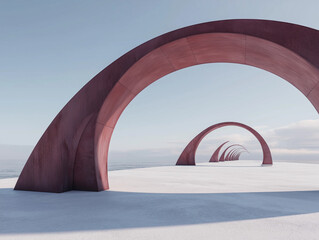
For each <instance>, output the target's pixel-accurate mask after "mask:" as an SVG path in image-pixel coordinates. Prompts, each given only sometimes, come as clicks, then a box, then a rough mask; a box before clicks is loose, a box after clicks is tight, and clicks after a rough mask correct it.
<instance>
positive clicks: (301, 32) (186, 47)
mask: <svg viewBox="0 0 319 240" xmlns="http://www.w3.org/2000/svg"><path fill="white" fill-rule="evenodd" d="M318 42H319V31H317V30H315V29H310V28H307V27H303V26H299V25H295V24H290V23H283V22H276V21H267V20H249V19H242V20H225V21H216V22H208V23H202V24H198V25H193V26H189V27H185V28H181V29H178V30H175V31H172V32H169V33H166V34H164V35H161V36H159V37H156V38H154V39H152V40H150V41H148V42H146V43H144V44H142V45H140V46H138V47H136V48H134V49H133V50H131V51H130V52H128V53H126V54H125V55H123V56H122V57H120V58H119V59H117V60H116V61H115V62H113V63H112V64H111V65H109V66H108V67H106V68H105V69H104V70H103V71H101V72H100V73H99V74H98V75H96V76H95V77H94V78H93V79H92V80H91V81H89V82H88V83H87V84H86V85H85V86H84V87H83V88H82V89H81V90H80V91H79V92H78V93H77V94H76V95H75V96H74V97H73V98H72V99H71V100H70V101H69V102H68V104H67V105H65V107H64V108H63V109H62V110H61V111H60V113H59V114H58V115H57V116H56V117H55V119H54V120H53V121H52V123H51V124H50V126H49V127H48V128H47V130H46V131H45V132H44V134H43V135H42V137H41V139H40V140H39V142H38V143H37V145H36V146H35V148H34V150H33V151H32V153H31V155H30V157H29V159H28V161H27V163H26V165H25V166H24V168H23V170H22V172H21V174H20V177H19V179H18V182H17V184H16V187H15V189H19V190H33V191H47V192H63V191H68V190H72V189H78V190H91V191H101V190H105V189H108V188H109V184H108V175H107V156H108V146H109V142H110V139H111V136H112V132H113V129H114V127H115V125H116V122H117V120H118V118H119V117H120V115H121V113H122V111H123V110H124V109H125V107H126V106H127V105H128V104H129V102H130V101H131V100H132V99H133V98H134V97H135V96H136V95H137V94H138V93H139V92H140V91H142V90H143V89H144V88H145V87H147V86H148V85H149V84H151V83H152V82H154V81H156V80H158V79H159V78H161V77H163V76H165V75H166V74H169V73H171V72H174V71H177V70H179V69H182V68H186V67H189V66H193V65H197V64H203V63H214V62H228V63H239V64H246V65H250V66H255V67H257V68H261V69H264V70H266V71H269V72H272V73H274V74H276V75H278V76H280V77H282V78H283V79H285V80H287V81H288V82H290V83H291V84H292V85H294V86H295V87H296V88H297V89H299V90H300V91H301V92H302V93H303V94H304V95H305V96H306V97H307V98H308V99H309V101H310V102H311V103H312V104H313V106H314V107H315V108H316V109H317V111H318V110H319V85H318V82H319V73H318V68H319V44H318Z"/></svg>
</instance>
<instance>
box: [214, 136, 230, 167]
mask: <svg viewBox="0 0 319 240" xmlns="http://www.w3.org/2000/svg"><path fill="white" fill-rule="evenodd" d="M228 142H229V141H226V142H224V143H222V144H221V145H220V146H219V147H218V148H217V149H216V150H215V152H214V153H213V155H212V157H211V158H210V160H209V162H218V160H219V158H218V155H219V152H220V150H221V149H222V147H223V146H224V145H225V144H226V143H228Z"/></svg>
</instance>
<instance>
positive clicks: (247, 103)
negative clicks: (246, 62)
mask: <svg viewBox="0 0 319 240" xmlns="http://www.w3.org/2000/svg"><path fill="white" fill-rule="evenodd" d="M318 9H319V2H318V1H291V0H286V1H264V2H262V1H256V0H254V1H233V0H232V1H225V0H224V1H222V0H221V1H213V0H207V1H203V0H196V1H186V0H180V1H172V0H170V1H146V0H145V1H138V0H135V1H79V0H76V1H75V0H74V1H43V0H41V1H40V0H39V1H1V2H0V29H1V37H0V52H1V58H0V111H1V118H0V123H1V124H0V133H1V134H0V144H11V145H34V144H35V143H36V142H37V141H38V139H39V138H40V136H41V135H42V133H43V132H44V130H45V129H46V127H47V126H48V125H49V123H50V122H51V121H52V119H53V118H54V117H55V115H56V114H57V113H58V112H59V111H60V110H61V108H62V107H63V106H64V105H65V104H66V103H67V102H68V101H69V99H70V98H71V97H72V96H73V95H74V94H75V93H76V92H77V91H78V90H79V89H80V88H81V87H82V86H83V85H84V84H85V83H86V82H88V81H89V80H90V79H91V78H92V77H93V76H94V75H96V74H97V73H98V72H99V71H101V70H102V69H103V68H104V67H106V66H107V65H109V64H110V63H111V62H113V61H114V60H116V59H117V58H118V57H120V56H121V55H123V54H124V53H126V52H127V51H129V50H131V49H132V48H134V47H136V46H138V45H140V44H142V43H143V42H145V41H147V40H149V39H152V38H154V37H156V36H158V35H160V34H163V33H166V32H168V31H171V30H175V29H177V28H180V27H185V26H188V25H192V24H197V23H201V22H207V21H214V20H221V19H234V18H258V19H271V20H278V21H287V22H292V23H297V24H301V25H305V26H308V27H313V28H316V29H319V15H318V12H317V11H318ZM317 118H318V114H317V112H316V111H315V110H314V108H313V107H312V106H311V104H310V103H309V102H308V101H307V100H306V99H305V97H304V96H303V95H302V94H301V93H300V92H298V91H297V90H296V89H295V88H294V87H292V86H291V85H289V84H288V83H287V82H285V81H284V80H282V79H280V78H278V77H276V76H275V75H273V74H270V73H267V72H265V71H263V70H260V69H256V68H252V67H248V66H242V65H235V64H207V65H201V66H196V67H192V68H188V69H184V70H181V71H178V72H175V73H172V74H170V75H168V76H166V77H164V78H162V79H161V80H160V81H158V82H156V83H154V84H153V85H151V86H150V87H148V88H147V89H146V90H144V91H143V92H142V93H141V94H140V95H138V96H137V98H136V99H134V100H133V102H132V103H131V104H130V105H129V107H128V108H127V109H126V110H125V112H124V113H123V115H122V117H121V118H120V121H119V123H118V125H117V127H116V129H115V132H114V136H113V139H112V142H111V150H114V151H120V150H136V149H138V150H140V149H151V148H167V149H173V150H174V149H175V150H176V151H177V152H178V151H179V150H180V149H181V148H183V147H184V146H185V143H186V142H187V141H188V140H190V139H191V138H192V137H193V136H194V135H195V134H197V133H198V132H199V131H201V130H202V129H204V128H206V127H207V126H209V125H211V124H214V123H216V122H220V121H230V120H231V121H240V122H243V123H246V124H249V125H251V126H255V127H263V128H264V129H268V130H269V129H270V130H271V129H275V128H280V127H284V126H287V125H289V124H293V123H295V122H298V121H302V120H309V119H317ZM270 130H269V131H270ZM226 133H227V134H232V133H242V132H241V130H236V129H233V130H232V129H230V130H225V132H224V134H226ZM220 134H221V135H222V134H223V132H221V133H220ZM242 134H243V135H245V133H242ZM216 136H219V135H218V134H217V135H216ZM211 138H212V137H211ZM208 140H209V138H208ZM208 140H207V141H208ZM226 140H227V139H226ZM298 141H302V136H301V137H300V136H299V135H298V138H297V137H296V142H298Z"/></svg>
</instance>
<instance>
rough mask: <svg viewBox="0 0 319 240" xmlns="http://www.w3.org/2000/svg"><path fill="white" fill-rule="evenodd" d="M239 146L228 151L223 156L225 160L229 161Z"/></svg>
mask: <svg viewBox="0 0 319 240" xmlns="http://www.w3.org/2000/svg"><path fill="white" fill-rule="evenodd" d="M240 149H241V148H235V149H232V150H230V151H229V153H228V154H227V155H226V157H225V161H231V160H232V156H233V155H234V154H236V153H237V152H238V151H239V150H240Z"/></svg>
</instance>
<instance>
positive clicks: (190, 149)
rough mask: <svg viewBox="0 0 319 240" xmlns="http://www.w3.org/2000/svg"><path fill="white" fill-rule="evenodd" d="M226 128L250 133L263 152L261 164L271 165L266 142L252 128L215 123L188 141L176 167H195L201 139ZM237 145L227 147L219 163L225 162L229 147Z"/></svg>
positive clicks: (232, 123)
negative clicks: (235, 128) (232, 127)
mask: <svg viewBox="0 0 319 240" xmlns="http://www.w3.org/2000/svg"><path fill="white" fill-rule="evenodd" d="M226 126H237V127H241V128H244V129H246V130H248V131H249V132H250V133H252V134H253V135H254V136H255V137H256V138H257V140H258V141H259V143H260V145H261V148H262V151H263V164H272V157H271V153H270V149H269V147H268V145H267V143H266V141H265V140H264V139H263V137H262V136H261V135H260V134H259V133H258V132H257V131H256V130H254V129H253V128H251V127H249V126H247V125H245V124H242V123H238V122H222V123H217V124H214V125H212V126H210V127H208V128H206V129H205V130H203V131H202V132H201V133H199V134H198V135H197V136H196V137H194V138H193V139H192V141H190V142H189V143H188V145H187V146H186V147H185V149H184V151H183V152H182V153H181V155H180V156H179V158H178V160H177V162H176V165H195V153H196V150H197V148H198V145H199V143H200V142H201V141H202V139H203V138H204V137H205V136H206V135H207V134H209V133H210V132H212V131H214V130H216V129H218V128H221V127H226ZM237 145H239V144H233V145H231V146H229V147H227V148H226V149H225V151H224V152H223V153H222V155H221V157H220V158H219V161H220V162H222V161H225V154H226V151H227V150H228V149H229V148H230V147H232V146H237Z"/></svg>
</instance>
